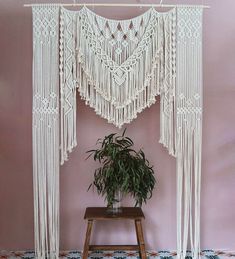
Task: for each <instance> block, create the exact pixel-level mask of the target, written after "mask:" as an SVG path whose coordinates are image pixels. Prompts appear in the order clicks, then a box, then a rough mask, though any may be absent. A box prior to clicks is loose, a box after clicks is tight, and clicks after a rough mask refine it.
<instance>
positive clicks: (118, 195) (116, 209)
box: [108, 190, 123, 214]
mask: <svg viewBox="0 0 235 259" xmlns="http://www.w3.org/2000/svg"><path fill="white" fill-rule="evenodd" d="M122 198H123V194H122V192H121V190H117V191H116V192H115V196H114V202H113V204H112V206H111V207H109V208H108V211H109V212H110V213H113V214H116V213H120V212H122V207H121V202H122Z"/></svg>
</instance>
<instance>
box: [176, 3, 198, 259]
mask: <svg viewBox="0 0 235 259" xmlns="http://www.w3.org/2000/svg"><path fill="white" fill-rule="evenodd" d="M177 16H178V26H177V85H176V111H177V125H176V139H177V154H176V156H177V255H178V258H179V259H184V258H185V256H186V250H187V249H188V248H189V249H191V250H192V253H193V258H194V259H198V258H200V192H201V190H200V189H201V141H202V8H201V7H194V8H178V10H177Z"/></svg>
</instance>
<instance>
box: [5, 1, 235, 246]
mask: <svg viewBox="0 0 235 259" xmlns="http://www.w3.org/2000/svg"><path fill="white" fill-rule="evenodd" d="M23 2H34V1H32V0H31V1H20V0H18V1H16V0H7V1H6V0H0V35H1V36H0V249H13V250H15V249H31V248H33V196H32V195H33V193H32V155H31V151H32V149H31V145H32V142H31V135H32V134H31V101H32V99H31V61H32V28H31V19H32V17H31V10H30V9H26V8H22V4H23ZM35 2H36V0H35ZM37 2H40V1H39V0H38V1H37ZM70 2H72V0H71V1H70ZM97 2H98V1H97ZM101 2H102V1H101ZM114 2H115V1H114ZM131 2H132V3H134V2H135V1H134V0H133V1H130V3H131ZM142 2H144V1H142ZM145 2H146V3H151V1H145ZM153 2H154V1H153ZM165 2H167V3H183V2H184V3H186V2H187V3H192V4H196V3H199V4H201V3H202V0H195V1H193V0H192V1H177V0H174V1H173V0H172V1H170V0H168V1H165ZM225 2H226V5H225ZM204 3H205V4H209V5H211V9H209V10H206V11H205V20H204V21H205V29H204V79H205V80H204V83H205V84H204V108H205V109H204V125H203V178H202V206H201V207H202V212H201V219H202V225H201V229H202V235H201V241H202V248H214V249H216V248H221V249H230V250H235V188H234V186H235V105H234V103H235V101H234V100H235V88H234V86H235V22H234V10H235V1H234V0H226V1H220V0H213V1H204ZM116 10H117V12H116ZM123 10H124V11H123ZM118 11H120V12H118ZM142 11H143V10H140V9H134V8H132V9H131V8H129V9H128V8H126V9H121V8H119V9H115V10H114V9H108V8H97V9H96V12H97V13H99V14H101V15H104V16H107V17H110V18H129V17H133V16H136V15H138V14H140V13H141V12H142ZM77 124H78V129H77V133H78V147H77V148H76V150H75V151H74V152H73V153H72V154H71V156H70V160H69V162H67V163H66V164H65V165H64V166H63V167H62V170H61V249H72V248H73V249H81V248H82V243H83V237H84V234H85V222H84V220H83V213H84V210H85V207H87V206H94V205H98V206H102V205H104V203H103V199H102V198H99V197H98V196H97V194H96V193H92V192H87V191H86V190H87V187H88V185H89V183H90V182H91V180H92V177H93V171H94V168H95V167H96V166H97V165H96V164H95V163H94V162H93V161H84V159H85V157H86V155H85V151H86V150H88V149H90V148H91V147H93V144H94V143H95V141H96V139H97V138H98V137H102V136H104V135H105V134H108V133H110V132H114V131H118V130H117V129H115V127H114V126H112V125H109V124H107V123H106V121H105V120H103V119H101V118H100V117H98V116H96V115H95V113H94V112H93V110H92V109H91V108H89V107H87V106H85V105H84V102H83V101H81V100H80V99H79V98H78V123H77ZM127 133H128V135H129V136H130V137H132V138H133V139H134V141H135V142H136V147H137V148H138V147H142V148H143V149H144V151H145V152H146V155H147V157H148V158H149V160H150V162H151V163H152V164H154V167H155V169H156V172H157V178H158V186H157V188H156V190H155V192H154V196H153V198H152V200H150V201H149V202H148V204H147V205H146V206H143V209H144V212H145V214H146V220H145V222H144V228H145V237H146V241H147V246H148V248H149V249H175V247H176V217H175V215H176V212H175V211H176V206H175V200H176V198H175V195H176V188H175V182H176V178H175V160H174V158H172V157H170V156H169V155H168V153H167V151H166V150H165V149H164V148H163V147H162V146H161V145H160V144H158V139H159V103H157V104H155V105H153V106H152V107H151V108H150V109H147V110H146V111H144V112H143V113H142V114H140V115H139V116H138V118H137V119H136V120H135V121H134V122H133V123H131V124H130V125H128V126H127ZM126 203H127V204H132V201H126ZM95 230H96V236H95V237H94V238H93V240H94V241H95V242H97V243H101V242H105V243H111V242H119V243H121V242H123V243H127V242H135V235H134V232H133V228H132V225H131V224H130V222H126V223H121V222H119V223H117V224H115V225H114V224H109V225H107V226H104V225H103V224H99V225H98V224H97V225H96V226H95Z"/></svg>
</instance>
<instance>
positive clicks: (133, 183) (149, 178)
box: [87, 130, 156, 207]
mask: <svg viewBox="0 0 235 259" xmlns="http://www.w3.org/2000/svg"><path fill="white" fill-rule="evenodd" d="M125 131H126V130H124V132H123V133H122V135H121V136H120V135H117V133H112V134H110V135H108V136H105V137H104V139H98V141H97V143H96V144H97V145H99V148H98V149H93V150H89V151H87V153H90V154H89V156H88V158H89V157H93V158H94V160H95V161H99V162H100V163H101V167H99V168H97V169H96V170H95V173H94V181H93V182H92V183H91V185H90V186H89V188H88V190H89V189H90V188H91V186H94V187H96V189H97V192H98V194H101V195H102V196H105V199H106V200H107V203H108V207H111V206H112V204H113V203H114V202H115V192H116V191H117V190H120V191H121V192H122V193H123V194H130V195H131V196H132V197H133V198H134V199H135V201H136V203H135V206H137V205H139V206H142V204H143V202H144V203H146V201H147V199H150V198H151V197H152V191H153V189H154V186H155V183H156V180H155V177H154V171H153V167H152V166H150V164H149V161H148V160H147V159H146V157H145V154H144V152H143V151H142V150H141V149H140V150H139V151H138V152H136V151H135V150H134V149H133V145H134V143H133V141H132V140H131V139H130V138H129V137H126V136H125Z"/></svg>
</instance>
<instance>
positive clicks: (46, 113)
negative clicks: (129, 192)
mask: <svg viewBox="0 0 235 259" xmlns="http://www.w3.org/2000/svg"><path fill="white" fill-rule="evenodd" d="M58 19H59V8H58V6H54V5H47V6H46V7H45V6H44V5H41V6H34V7H33V180H34V222H35V228H34V233H35V253H36V258H38V259H45V258H50V259H58V258H59V91H58V90H59V87H58V84H59V80H58V63H59V62H58V40H59V37H58V36H59V32H58V29H59V27H58Z"/></svg>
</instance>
